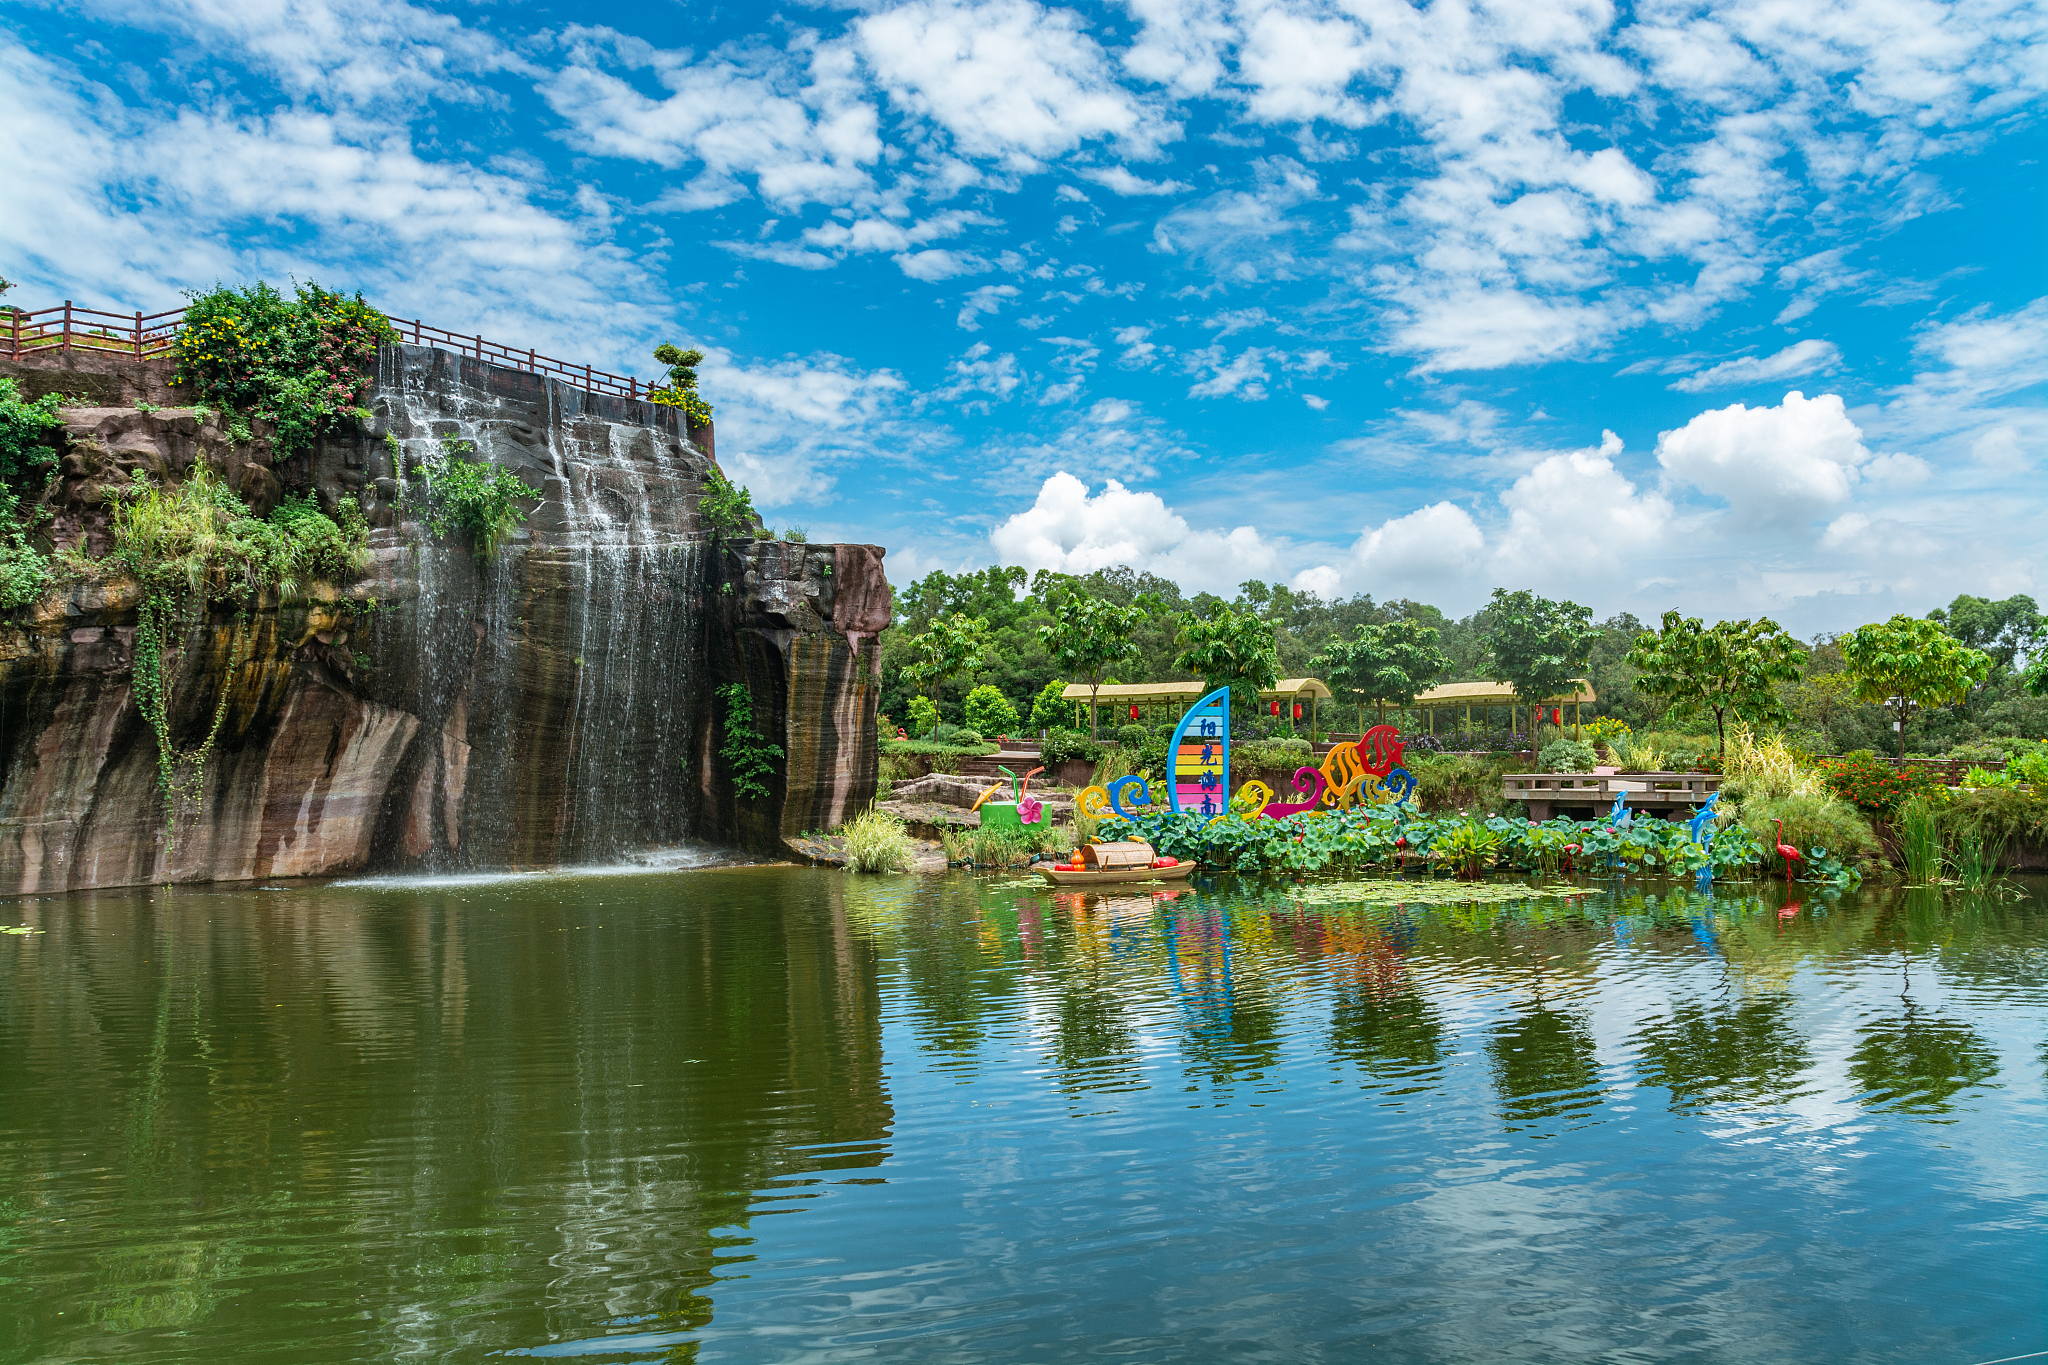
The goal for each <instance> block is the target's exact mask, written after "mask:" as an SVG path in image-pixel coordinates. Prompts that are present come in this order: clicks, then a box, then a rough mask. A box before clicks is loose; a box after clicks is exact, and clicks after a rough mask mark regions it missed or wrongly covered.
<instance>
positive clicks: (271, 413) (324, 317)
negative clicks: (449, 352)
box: [171, 280, 398, 460]
mask: <svg viewBox="0 0 2048 1365" xmlns="http://www.w3.org/2000/svg"><path fill="white" fill-rule="evenodd" d="M190 298H191V302H190V303H188V304H186V305H185V321H184V325H183V326H182V327H181V328H180V329H179V331H178V339H177V343H176V348H175V353H176V355H177V357H178V373H177V375H176V377H175V378H173V379H172V380H171V382H172V383H174V384H180V385H184V386H185V387H186V388H187V389H188V390H189V391H190V393H191V396H192V399H193V401H194V402H195V403H205V404H208V405H210V406H214V407H220V408H225V409H228V410H229V411H231V412H234V413H237V414H242V415H245V416H255V417H260V418H262V419H263V420H265V421H267V422H271V423H274V424H275V425H276V427H277V458H278V459H280V460H283V459H285V458H287V457H289V456H292V455H296V454H297V453H298V452H300V451H301V450H304V449H305V448H306V447H307V446H309V445H311V444H312V443H313V441H314V440H315V439H316V438H317V437H319V436H320V435H321V434H322V433H324V432H326V431H328V430H330V429H332V428H333V427H334V426H335V425H336V424H337V423H339V422H341V421H344V420H348V419H358V420H361V419H367V418H368V416H369V414H368V413H367V412H365V411H364V410H363V404H364V402H365V401H367V400H368V398H369V394H370V381H371V376H372V373H373V371H374V369H375V366H376V362H377V348H378V347H379V346H382V345H385V344H387V343H392V342H396V341H397V340H398V333H397V332H396V331H394V330H393V329H392V327H391V323H390V322H389V321H388V320H387V319H386V318H385V316H384V315H383V314H382V313H380V312H378V311H377V310H376V309H374V308H372V307H370V305H368V304H367V303H364V302H363V296H362V295H361V294H358V295H356V296H355V297H354V298H353V299H350V298H347V297H345V296H343V295H341V294H335V293H331V292H329V291H328V290H325V289H322V288H321V287H320V286H319V285H317V284H311V283H308V284H302V285H299V286H297V297H296V298H295V299H287V298H285V296H284V295H283V294H281V293H279V292H278V291H277V290H276V289H274V288H272V287H271V286H270V285H268V284H266V283H264V282H263V281H261V280H259V281H257V282H256V283H255V284H253V285H248V286H245V287H243V288H240V289H234V288H230V287H228V286H227V285H215V286H214V287H213V288H212V289H209V290H207V291H206V292H205V293H195V294H192V295H190Z"/></svg>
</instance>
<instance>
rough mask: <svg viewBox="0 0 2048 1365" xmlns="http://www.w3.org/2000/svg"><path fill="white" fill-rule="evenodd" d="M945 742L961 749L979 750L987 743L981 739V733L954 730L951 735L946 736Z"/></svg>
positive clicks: (977, 731)
mask: <svg viewBox="0 0 2048 1365" xmlns="http://www.w3.org/2000/svg"><path fill="white" fill-rule="evenodd" d="M946 742H947V743H948V744H957V745H959V746H960V747H961V748H963V749H979V748H980V747H981V746H982V745H984V744H986V743H988V741H987V740H985V739H983V738H982V737H981V731H979V730H967V729H956V730H954V731H953V733H952V734H950V735H948V736H946Z"/></svg>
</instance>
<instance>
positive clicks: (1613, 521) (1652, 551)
mask: <svg viewBox="0 0 2048 1365" xmlns="http://www.w3.org/2000/svg"><path fill="white" fill-rule="evenodd" d="M1603 437H1604V439H1603V440H1602V441H1601V444H1600V448H1599V450H1597V451H1591V450H1577V451H1572V452H1570V453H1569V454H1564V455H1552V456H1550V457H1549V458H1548V459H1545V460H1542V461H1540V462H1538V464H1537V465H1536V467H1535V468H1534V469H1531V470H1530V471H1529V472H1528V473H1527V474H1524V475H1523V476H1522V477H1521V478H1519V479H1517V480H1515V482H1514V485H1513V486H1512V487H1511V488H1509V489H1508V490H1507V491H1506V492H1504V493H1502V494H1501V495H1500V500H1501V504H1502V505H1503V506H1504V507H1506V508H1507V510H1508V524H1507V528H1506V530H1505V531H1504V532H1503V533H1502V535H1501V538H1500V545H1499V548H1498V549H1497V550H1496V551H1495V553H1494V556H1493V572H1494V578H1495V581H1497V582H1503V583H1543V584H1548V585H1551V587H1552V589H1553V590H1563V589H1567V588H1569V589H1570V590H1572V591H1577V592H1584V591H1586V590H1588V589H1596V588H1600V587H1603V586H1605V587H1610V588H1611V587H1612V586H1613V585H1614V583H1615V580H1616V579H1617V578H1620V579H1624V580H1626V579H1630V578H1639V577H1642V576H1644V575H1645V574H1646V572H1647V574H1649V575H1656V574H1658V573H1660V572H1662V563H1663V561H1664V560H1665V558H1666V555H1667V552H1668V550H1669V548H1670V545H1671V521H1672V506H1671V503H1670V501H1669V500H1668V499H1666V498H1665V497H1663V496H1662V495H1661V494H1657V493H1639V492H1637V490H1636V486H1635V484H1634V483H1632V482H1630V480H1629V479H1628V478H1627V477H1626V476H1625V475H1623V474H1622V472H1621V471H1620V470H1619V469H1617V468H1616V467H1615V464H1614V457H1615V456H1616V455H1619V454H1620V453H1621V438H1620V437H1618V436H1616V435H1615V434H1614V433H1613V432H1611V431H1610V432H1605V433H1603ZM1646 565H1655V566H1657V567H1655V568H1648V569H1647V570H1646V567H1645V566H1646Z"/></svg>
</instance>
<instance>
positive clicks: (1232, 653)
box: [1173, 601, 1280, 712]
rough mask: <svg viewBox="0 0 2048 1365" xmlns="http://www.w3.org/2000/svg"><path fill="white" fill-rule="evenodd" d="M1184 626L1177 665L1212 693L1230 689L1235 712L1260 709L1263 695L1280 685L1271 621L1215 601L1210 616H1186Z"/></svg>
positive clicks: (1178, 640)
mask: <svg viewBox="0 0 2048 1365" xmlns="http://www.w3.org/2000/svg"><path fill="white" fill-rule="evenodd" d="M1179 623H1180V630H1179V633H1178V634H1177V635H1176V636H1175V637H1174V639H1175V643H1176V644H1178V645H1179V646H1180V653H1179V654H1177V655H1175V656H1174V660H1173V666H1174V667H1175V668H1178V669H1180V670H1182V671H1183V672H1186V673H1193V674H1195V675H1196V676H1198V677H1200V678H1201V679H1202V680H1203V682H1204V683H1206V684H1207V685H1208V687H1209V688H1210V689H1211V690H1212V691H1213V690H1214V689H1216V688H1218V687H1225V686H1227V687H1229V688H1230V700H1231V703H1232V707H1231V709H1232V710H1235V711H1239V712H1250V711H1256V710H1258V706H1259V693H1260V692H1261V691H1262V690H1264V689H1265V688H1268V687H1271V686H1272V685H1273V684H1274V683H1276V682H1278V681H1280V655H1279V653H1278V652H1277V651H1276V650H1275V649H1274V647H1273V625H1272V623H1271V622H1269V621H1262V620H1260V619H1259V618H1258V617H1256V616H1254V615H1252V614H1251V613H1250V612H1248V611H1239V610H1238V609H1237V608H1235V607H1233V606H1231V605H1230V604H1229V603H1227V602H1215V601H1212V604H1211V605H1210V607H1209V611H1208V614H1207V615H1201V614H1198V613H1196V612H1192V611H1189V612H1182V613H1181V614H1180V617H1179Z"/></svg>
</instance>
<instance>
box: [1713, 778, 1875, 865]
mask: <svg viewBox="0 0 2048 1365" xmlns="http://www.w3.org/2000/svg"><path fill="white" fill-rule="evenodd" d="M1741 819H1742V827H1743V828H1744V829H1746V830H1748V831H1749V833H1750V834H1751V835H1752V836H1754V837H1755V838H1756V839H1757V841H1758V842H1760V843H1762V844H1763V846H1764V851H1765V853H1766V854H1767V855H1769V854H1770V851H1771V850H1772V849H1773V848H1775V847H1776V846H1777V842H1778V836H1777V830H1778V825H1777V822H1778V821H1779V820H1783V821H1784V822H1785V825H1784V829H1785V842H1786V843H1788V844H1790V845H1792V846H1793V847H1794V848H1796V849H1798V850H1800V852H1802V853H1805V854H1806V855H1808V856H1809V857H1811V856H1812V854H1813V850H1814V849H1816V848H1824V849H1826V850H1827V851H1828V852H1830V853H1832V854H1833V855H1834V856H1836V857H1837V858H1840V859H1841V860H1842V861H1844V862H1847V861H1849V860H1850V859H1851V858H1870V857H1874V856H1876V854H1877V851H1878V844H1877V835H1876V833H1875V832H1874V831H1872V829H1871V828H1870V822H1869V821H1868V820H1866V819H1864V818H1863V816H1862V814H1861V813H1860V812H1858V811H1857V810H1856V808H1855V807H1854V806H1851V805H1848V804H1847V803H1845V802H1842V801H1839V800H1836V799H1834V798H1833V797H1831V796H1829V795H1826V794H1822V795H1817V796H1816V795H1791V796H1780V797H1766V798H1761V799H1757V800H1751V801H1745V802H1743V804H1742V815H1741ZM1768 861H1769V858H1768V856H1767V858H1766V862H1768Z"/></svg>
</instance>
